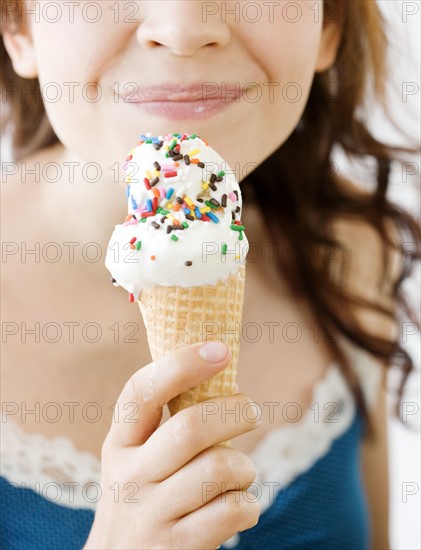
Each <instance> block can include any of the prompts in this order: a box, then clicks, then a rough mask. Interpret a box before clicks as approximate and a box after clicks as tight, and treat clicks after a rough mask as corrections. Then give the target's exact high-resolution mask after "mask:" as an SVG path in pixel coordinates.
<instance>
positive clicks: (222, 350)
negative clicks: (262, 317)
mask: <svg viewBox="0 0 421 550" xmlns="http://www.w3.org/2000/svg"><path fill="white" fill-rule="evenodd" d="M230 361H231V352H230V350H229V348H228V347H227V346H226V345H225V344H224V343H223V342H219V341H212V342H206V343H204V342H199V343H196V344H192V345H189V346H184V347H182V348H179V349H177V350H176V351H174V352H172V353H170V354H168V355H165V356H164V357H161V358H160V359H158V360H157V361H153V362H152V363H149V364H148V365H146V366H145V367H143V368H141V369H139V370H138V371H136V372H135V373H134V374H133V375H132V376H131V377H130V378H129V380H128V381H127V382H126V384H125V386H124V388H123V390H122V392H121V394H120V396H119V398H118V400H117V403H116V409H115V413H114V416H113V421H112V424H111V428H110V431H109V432H108V434H107V437H106V439H107V440H108V443H111V444H112V445H114V446H118V447H129V446H132V445H142V444H143V443H145V442H146V441H147V439H148V438H149V437H150V435H151V434H152V433H153V432H154V431H155V430H156V429H157V427H158V426H159V423H160V421H161V418H162V408H163V407H164V405H166V404H167V403H168V401H170V399H172V398H173V397H176V396H177V395H179V394H180V393H183V392H185V391H187V390H189V389H190V388H192V387H193V386H197V385H199V384H201V383H202V382H203V381H204V380H206V379H207V378H211V377H212V376H214V375H215V374H217V373H218V372H219V371H221V370H222V369H224V368H225V367H226V366H227V365H228V364H229V362H230Z"/></svg>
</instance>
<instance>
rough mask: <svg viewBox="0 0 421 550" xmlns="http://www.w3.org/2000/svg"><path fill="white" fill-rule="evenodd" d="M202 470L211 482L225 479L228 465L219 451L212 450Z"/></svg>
mask: <svg viewBox="0 0 421 550" xmlns="http://www.w3.org/2000/svg"><path fill="white" fill-rule="evenodd" d="M204 469H205V472H206V475H207V476H208V477H210V478H211V480H212V481H217V480H221V479H223V478H224V477H226V473H227V470H228V469H229V464H228V461H227V459H226V456H225V453H224V452H223V451H222V450H221V449H216V448H215V449H212V452H211V453H210V454H209V455H208V457H207V459H206V461H205V466H204Z"/></svg>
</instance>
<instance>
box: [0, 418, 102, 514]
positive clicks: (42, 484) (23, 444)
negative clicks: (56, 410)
mask: <svg viewBox="0 0 421 550" xmlns="http://www.w3.org/2000/svg"><path fill="white" fill-rule="evenodd" d="M0 422H1V426H0V428H1V446H0V457H1V475H2V476H3V477H5V478H6V479H7V480H8V481H9V483H12V484H13V485H15V486H16V487H19V488H22V489H32V490H34V491H35V492H37V493H38V494H40V495H42V496H43V497H45V498H47V499H48V500H50V501H52V502H55V503H56V504H61V505H63V506H68V507H70V508H89V509H91V510H95V505H96V502H97V501H98V500H99V495H100V484H99V482H100V462H99V460H98V459H97V458H96V456H94V455H93V454H91V453H88V452H81V451H78V450H77V449H76V448H75V446H74V444H73V442H72V441H71V439H69V438H68V437H64V436H62V437H54V438H47V437H45V436H44V435H43V434H40V433H34V434H27V433H25V432H24V431H23V430H22V428H21V427H20V426H19V425H18V424H17V423H16V422H14V421H13V420H12V419H10V418H7V417H6V416H5V415H2V414H0Z"/></svg>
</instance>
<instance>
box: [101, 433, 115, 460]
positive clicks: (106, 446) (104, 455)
mask: <svg viewBox="0 0 421 550" xmlns="http://www.w3.org/2000/svg"><path fill="white" fill-rule="evenodd" d="M112 449H113V445H112V442H111V435H110V432H108V433H107V435H106V436H105V438H104V441H103V442H102V445H101V462H105V461H106V460H108V459H109V457H110V455H111V453H112Z"/></svg>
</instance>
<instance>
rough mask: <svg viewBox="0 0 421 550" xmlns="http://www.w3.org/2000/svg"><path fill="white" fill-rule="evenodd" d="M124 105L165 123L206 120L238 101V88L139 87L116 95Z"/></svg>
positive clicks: (210, 85)
mask: <svg viewBox="0 0 421 550" xmlns="http://www.w3.org/2000/svg"><path fill="white" fill-rule="evenodd" d="M120 97H121V99H122V100H123V101H124V102H125V103H131V104H133V105H135V106H137V107H140V108H141V109H142V110H143V112H145V113H147V114H150V115H153V116H157V117H161V118H165V119H166V120H186V119H200V118H207V117H209V116H211V115H214V114H217V113H218V112H220V111H222V110H224V109H226V108H227V107H228V106H229V105H232V104H233V103H234V102H237V103H238V102H239V101H240V98H241V88H240V85H239V84H226V83H221V84H217V83H213V82H202V83H200V84H193V85H190V86H177V85H161V86H148V87H146V86H139V87H138V89H132V90H131V91H130V92H123V93H121V94H120Z"/></svg>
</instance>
